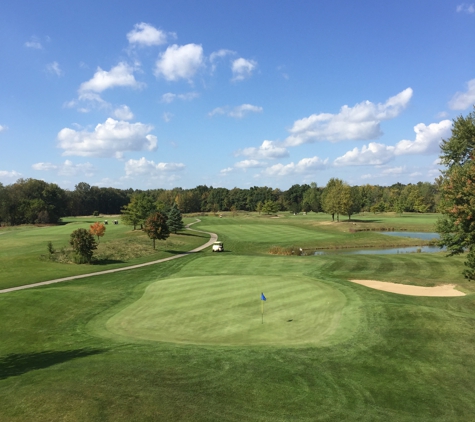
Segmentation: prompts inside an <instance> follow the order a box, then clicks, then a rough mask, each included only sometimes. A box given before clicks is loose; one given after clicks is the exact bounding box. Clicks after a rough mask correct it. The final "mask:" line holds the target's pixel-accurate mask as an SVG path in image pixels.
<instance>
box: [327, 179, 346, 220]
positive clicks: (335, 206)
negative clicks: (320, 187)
mask: <svg viewBox="0 0 475 422" xmlns="http://www.w3.org/2000/svg"><path fill="white" fill-rule="evenodd" d="M342 187H343V180H340V179H335V178H333V177H332V178H331V179H330V180H329V181H328V183H327V186H326V187H325V190H324V191H323V195H322V196H323V197H322V205H323V211H325V212H326V213H327V214H331V216H332V221H335V214H336V215H337V221H340V212H341V205H340V196H341V191H342Z"/></svg>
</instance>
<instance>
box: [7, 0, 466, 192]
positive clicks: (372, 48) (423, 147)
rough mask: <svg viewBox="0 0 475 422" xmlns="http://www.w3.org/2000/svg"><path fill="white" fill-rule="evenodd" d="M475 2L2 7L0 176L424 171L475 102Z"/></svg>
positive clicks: (256, 178)
mask: <svg viewBox="0 0 475 422" xmlns="http://www.w3.org/2000/svg"><path fill="white" fill-rule="evenodd" d="M474 39H475V3H470V2H468V3H463V2H461V1H451V0H444V1H441V0H430V1H429V0H420V1H406V0H401V1H398V2H382V1H379V0H378V1H376V0H374V1H372V0H368V1H350V0H346V1H338V0H332V1H298V0H294V1H276V0H273V1H265V0H263V1H256V0H240V1H224V0H219V1H218V0H215V1H200V2H198V1H191V0H188V1H186V0H174V1H162V2H156V1H140V0H138V1H137V0H136V1H125V0H123V1H120V0H118V1H114V2H106V1H97V0H96V1H89V0H82V1H81V2H64V1H59V0H58V1H48V0H45V1H42V2H35V1H25V0H16V1H14V2H4V4H3V5H2V6H0V46H1V49H0V51H1V57H2V60H1V61H0V96H1V97H0V98H1V101H0V182H2V183H3V184H10V183H13V182H15V181H16V180H17V179H18V178H20V177H23V178H29V177H32V178H37V179H43V180H45V181H48V182H54V183H58V184H59V185H60V186H61V187H63V188H68V189H74V186H75V185H76V184H77V183H79V182H87V183H89V184H90V185H98V186H113V187H118V188H129V187H132V188H140V189H148V188H172V187H175V186H181V187H183V188H192V187H194V186H197V185H201V184H206V185H208V186H209V185H212V186H215V187H217V186H222V187H227V188H233V187H235V186H236V187H241V188H248V187H250V186H264V185H266V186H271V187H274V188H276V187H277V188H280V189H288V188H289V187H290V186H291V185H293V184H295V183H299V184H302V183H310V182H316V183H317V184H318V185H319V186H324V185H325V184H326V182H327V181H328V179H329V178H331V177H338V178H341V179H343V180H345V181H347V182H348V183H350V184H351V185H362V184H365V183H371V184H380V185H390V184H393V183H396V182H401V183H411V182H412V183H415V182H418V181H433V180H434V178H435V177H437V176H438V175H439V169H440V168H439V166H438V165H437V158H438V151H439V143H440V140H441V139H442V138H448V137H449V136H450V129H451V125H452V119H454V118H456V117H457V116H459V115H461V114H462V115H466V114H468V113H469V112H471V111H472V110H473V104H475V54H474V52H473V51H474V48H473V41H474Z"/></svg>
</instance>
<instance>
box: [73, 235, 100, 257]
mask: <svg viewBox="0 0 475 422" xmlns="http://www.w3.org/2000/svg"><path fill="white" fill-rule="evenodd" d="M69 244H70V245H71V246H72V247H73V250H74V252H76V262H77V263H78V264H84V263H86V262H87V263H90V262H91V260H92V255H93V253H94V249H97V244H96V241H95V240H94V236H93V235H92V234H91V233H89V232H88V231H87V230H86V229H77V230H74V231H73V232H72V233H71V237H70V239H69Z"/></svg>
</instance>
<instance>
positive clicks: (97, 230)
mask: <svg viewBox="0 0 475 422" xmlns="http://www.w3.org/2000/svg"><path fill="white" fill-rule="evenodd" d="M89 232H90V233H91V234H92V235H93V236H97V243H99V238H100V237H102V236H104V234H105V233H106V226H104V224H102V223H100V222H99V221H96V222H95V223H94V224H91V225H90V226H89Z"/></svg>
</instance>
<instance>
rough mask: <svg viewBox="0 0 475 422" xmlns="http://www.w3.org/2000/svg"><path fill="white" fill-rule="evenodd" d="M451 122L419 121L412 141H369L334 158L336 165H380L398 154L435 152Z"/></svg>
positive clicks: (447, 133)
mask: <svg viewBox="0 0 475 422" xmlns="http://www.w3.org/2000/svg"><path fill="white" fill-rule="evenodd" d="M451 128H452V122H451V121H450V120H442V121H441V122H439V123H431V124H430V125H428V126H426V125H425V124H424V123H419V124H417V125H416V126H414V132H415V133H416V138H415V140H414V141H409V140H405V139H404V140H402V141H399V142H398V143H397V144H396V145H395V146H391V145H384V144H380V143H377V142H370V143H369V144H368V146H366V145H363V147H361V149H359V148H354V149H352V150H351V151H348V152H347V153H346V154H344V155H342V156H341V157H338V158H336V159H335V161H334V164H335V165H336V166H367V165H382V164H386V163H388V162H389V161H391V160H393V159H394V158H395V157H396V156H398V155H409V154H435V153H437V152H438V151H439V144H440V142H441V140H442V139H444V138H446V137H448V136H449V135H450V131H451Z"/></svg>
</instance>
